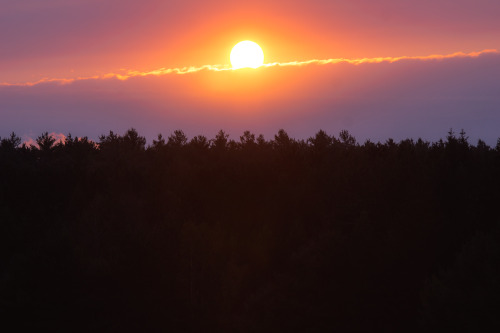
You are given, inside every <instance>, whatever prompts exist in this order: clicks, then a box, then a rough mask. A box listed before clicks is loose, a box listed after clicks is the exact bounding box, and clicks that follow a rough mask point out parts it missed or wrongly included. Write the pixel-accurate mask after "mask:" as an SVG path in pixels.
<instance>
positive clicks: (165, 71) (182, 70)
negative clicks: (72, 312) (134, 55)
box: [0, 49, 499, 87]
mask: <svg viewBox="0 0 500 333" xmlns="http://www.w3.org/2000/svg"><path fill="white" fill-rule="evenodd" d="M488 53H499V51H498V50H496V49H486V50H482V51H478V52H470V53H464V52H455V53H451V54H432V55H428V56H402V57H378V58H357V59H348V58H332V59H311V60H305V61H290V62H272V63H267V64H264V65H262V67H264V68H267V67H291V66H307V65H330V64H340V63H346V64H352V65H361V64H374V63H383V62H387V63H394V62H398V61H402V60H420V61H428V60H444V59H451V58H475V57H478V56H480V55H483V54H488ZM230 70H234V69H233V68H232V67H231V66H230V65H203V66H199V67H196V66H190V67H179V68H159V69H156V70H152V71H132V70H130V71H125V72H122V73H107V74H103V75H94V76H87V77H75V78H43V79H40V80H38V81H32V82H22V83H9V82H1V83H0V87H1V86H4V87H5V86H21V87H23V86H24V87H30V86H35V85H38V84H43V83H59V84H63V85H64V84H70V83H73V82H75V81H84V80H105V79H118V80H127V79H129V78H133V77H144V76H163V75H169V74H178V75H183V74H190V73H196V72H201V71H213V72H221V71H230Z"/></svg>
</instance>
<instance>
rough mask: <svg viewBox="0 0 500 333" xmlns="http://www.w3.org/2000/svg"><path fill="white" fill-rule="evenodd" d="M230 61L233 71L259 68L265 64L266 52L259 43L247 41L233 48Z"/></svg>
mask: <svg viewBox="0 0 500 333" xmlns="http://www.w3.org/2000/svg"><path fill="white" fill-rule="evenodd" d="M230 59H231V65H232V66H233V69H238V68H245V67H250V68H257V67H260V66H262V64H264V52H262V49H261V48H260V46H259V45H257V43H254V42H251V41H249V40H245V41H243V42H239V43H238V44H236V45H235V46H234V47H233V49H232V50H231V56H230Z"/></svg>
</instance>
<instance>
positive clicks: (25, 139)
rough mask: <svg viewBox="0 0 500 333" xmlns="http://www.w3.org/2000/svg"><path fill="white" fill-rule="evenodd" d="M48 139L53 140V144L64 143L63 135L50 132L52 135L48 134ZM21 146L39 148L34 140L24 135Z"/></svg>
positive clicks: (64, 136)
mask: <svg viewBox="0 0 500 333" xmlns="http://www.w3.org/2000/svg"><path fill="white" fill-rule="evenodd" d="M49 137H51V138H53V139H55V142H54V144H59V143H63V144H64V142H65V141H66V135H64V134H63V133H56V132H52V133H49ZM23 144H24V145H26V146H27V147H31V146H33V147H36V148H39V146H38V143H37V142H36V139H34V138H33V137H32V136H30V135H25V136H24V137H23Z"/></svg>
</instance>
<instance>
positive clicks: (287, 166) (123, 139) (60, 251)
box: [0, 129, 500, 332]
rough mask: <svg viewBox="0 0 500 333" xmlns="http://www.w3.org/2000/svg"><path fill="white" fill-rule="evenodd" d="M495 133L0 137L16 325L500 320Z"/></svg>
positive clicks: (374, 324)
mask: <svg viewBox="0 0 500 333" xmlns="http://www.w3.org/2000/svg"><path fill="white" fill-rule="evenodd" d="M499 189H500V139H499V141H498V144H497V145H496V146H495V147H490V146H488V145H487V144H486V143H485V142H483V141H481V140H479V141H478V142H477V143H476V144H472V143H469V141H468V138H467V136H466V133H465V132H464V131H461V132H460V133H459V134H455V133H454V132H453V131H452V130H450V132H449V133H448V134H447V135H446V137H445V138H444V139H442V140H439V141H436V142H428V141H425V140H422V139H418V140H413V139H406V140H402V141H399V142H396V141H394V140H392V139H389V140H387V141H386V142H384V143H380V142H377V143H375V142H371V141H366V142H364V143H359V142H357V141H356V139H355V137H354V136H352V135H351V134H350V133H349V132H347V131H341V132H340V133H339V135H338V136H334V135H329V134H327V133H326V132H324V131H319V132H318V133H316V134H315V135H314V136H312V137H311V138H309V139H307V140H296V139H294V138H292V137H290V136H289V135H288V134H287V133H286V131H284V130H280V131H279V132H278V133H277V134H276V135H275V136H274V138H272V139H271V140H266V139H265V138H264V137H263V136H262V135H255V134H253V133H251V132H249V131H246V132H244V133H243V134H242V135H241V136H240V138H239V140H232V139H230V137H229V135H228V134H227V133H225V132H224V131H222V130H221V131H219V132H218V133H217V134H216V136H215V137H214V138H212V139H208V138H207V137H205V136H201V135H199V136H195V137H193V138H191V139H189V138H188V137H187V136H186V135H185V134H184V133H183V132H182V131H180V130H177V131H175V132H174V133H172V134H171V135H170V136H168V137H166V138H164V137H163V136H161V135H159V136H158V137H157V138H156V139H155V140H153V141H152V143H151V144H149V145H147V142H146V139H145V138H144V137H142V136H141V135H140V134H139V133H137V131H136V130H134V129H130V130H128V131H126V132H125V133H124V134H123V135H119V134H116V133H114V132H109V134H107V135H102V136H101V137H100V138H99V140H98V141H97V142H94V141H92V140H90V139H88V138H87V137H73V136H71V135H68V136H67V137H66V138H64V139H63V140H61V141H59V142H56V138H55V137H53V136H51V135H49V134H48V133H43V134H42V135H40V136H39V137H38V138H37V139H36V144H32V145H28V144H22V141H21V139H20V138H19V137H18V136H17V135H16V134H14V133H13V134H12V135H10V136H8V137H5V138H1V140H0V237H1V238H0V246H1V251H0V263H1V265H0V281H1V283H0V314H1V317H2V318H3V322H4V323H7V322H10V323H12V324H15V325H16V327H17V328H18V329H19V330H26V329H51V330H52V331H82V332H88V331H105V332H119V331H120V332H123V331H130V332H137V331H145V332H148V331H149V332H155V331H162V332H271V331H278V332H330V331H332V332H444V331H474V332H488V331H497V330H498V329H499V328H500V321H499V319H498V310H499V308H500V307H499V300H500V284H499V283H498V281H500V268H499V265H498V262H499V261H500V214H499V213H498V202H500V195H499Z"/></svg>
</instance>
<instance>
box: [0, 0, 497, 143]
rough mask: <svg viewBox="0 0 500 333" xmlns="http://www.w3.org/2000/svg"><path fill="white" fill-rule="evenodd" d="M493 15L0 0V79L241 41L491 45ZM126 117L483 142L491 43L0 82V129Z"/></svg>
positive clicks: (120, 123) (313, 48) (106, 122)
mask: <svg viewBox="0 0 500 333" xmlns="http://www.w3.org/2000/svg"><path fill="white" fill-rule="evenodd" d="M499 14H500V2H499V1H495V0H475V1H471V0H453V1H452V0H439V1H437V0H433V1H431V0H421V1H418V2H417V1H409V0H384V1H376V2H374V1H371V0H358V1H355V0H353V1H332V0H329V1H318V0H316V1H314V0H313V1H293V0H292V1H261V0H257V1H251V2H250V1H248V2H241V1H240V2H237V3H236V2H234V1H222V0H215V1H210V2H206V1H192V0H191V1H186V0H185V1H160V0H143V1H141V2H137V1H132V0H120V1H118V0H108V1H97V0H50V1H49V0H46V1H36V0H23V1H18V0H0V41H1V43H2V47H1V48H0V82H8V83H23V82H32V81H37V80H40V79H43V78H49V79H51V78H68V79H71V78H76V77H80V76H95V75H102V74H105V73H110V72H113V73H117V72H126V71H130V70H137V71H150V70H154V69H157V68H162V67H165V68H174V67H184V66H201V65H215V64H222V65H224V64H228V62H229V52H230V50H231V48H232V46H233V45H234V44H236V43H237V42H238V41H240V40H245V39H251V40H254V41H256V42H257V43H259V44H260V45H261V46H262V48H263V49H264V53H265V56H266V59H265V62H275V61H277V62H288V61H307V60H310V59H328V58H365V57H368V58H371V57H399V56H426V55H430V54H450V53H454V52H467V53H468V52H473V51H481V50H484V49H500V20H498V17H499ZM129 127H136V128H137V129H138V130H139V131H140V133H142V134H145V135H146V136H148V138H152V137H153V136H154V135H156V134H157V133H159V132H162V133H163V134H169V133H170V132H171V131H172V130H173V129H177V128H181V129H183V130H185V131H186V132H187V133H188V134H189V135H195V134H205V135H208V136H213V135H214V134H215V132H216V131H217V130H218V129H220V128H223V129H225V130H227V131H228V132H229V133H231V134H232V135H233V137H237V136H238V135H240V134H241V132H242V131H243V130H246V129H248V130H251V131H253V132H256V133H264V134H265V135H266V136H267V137H268V138H270V136H271V135H272V134H274V133H276V131H277V130H278V129H279V128H285V129H286V130H288V131H289V133H290V134H291V135H293V136H296V137H306V136H310V135H313V134H314V133H315V132H316V131H317V130H319V129H320V128H322V129H325V130H327V131H329V132H331V133H335V134H336V133H337V132H338V131H339V130H340V129H348V130H350V131H352V133H353V134H354V135H355V136H356V137H358V138H360V139H365V138H372V139H373V140H385V139H387V138H389V137H394V138H404V137H418V136H422V137H424V138H427V139H436V138H439V137H443V136H444V135H445V134H446V131H447V130H448V129H449V128H450V127H453V128H456V129H457V130H460V128H464V129H465V130H466V131H467V132H468V133H469V135H470V136H471V138H473V139H476V138H478V137H481V138H484V139H486V140H487V141H488V143H490V144H494V142H495V141H496V138H497V137H499V136H500V56H499V55H498V54H487V55H482V56H480V57H478V58H470V59H469V58H456V59H448V60H440V61H435V60H432V61H418V60H405V61H401V62H398V63H381V64H363V65H359V66H354V65H350V64H331V65H324V66H313V65H311V66H306V67H300V68H291V67H288V68H262V69H259V70H257V71H249V70H244V71H241V72H240V71H237V72H232V71H231V72H227V73H216V72H198V73H193V74H188V75H182V76H180V75H172V76H163V77H144V78H133V79H129V80H127V81H119V80H116V79H108V80H88V81H81V82H75V83H71V84H68V85H60V84H55V83H46V84H41V85H38V86H34V87H0V136H5V135H7V134H8V133H9V132H10V131H12V130H14V131H16V132H17V133H18V134H20V135H24V136H30V135H31V136H33V135H34V136H36V135H38V134H40V133H41V132H42V131H49V132H57V133H61V132H62V133H67V132H71V133H73V134H75V135H89V136H91V137H92V138H97V136H98V135H99V134H102V133H105V132H107V131H109V130H115V131H118V132H123V131H124V130H126V129H127V128H129Z"/></svg>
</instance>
